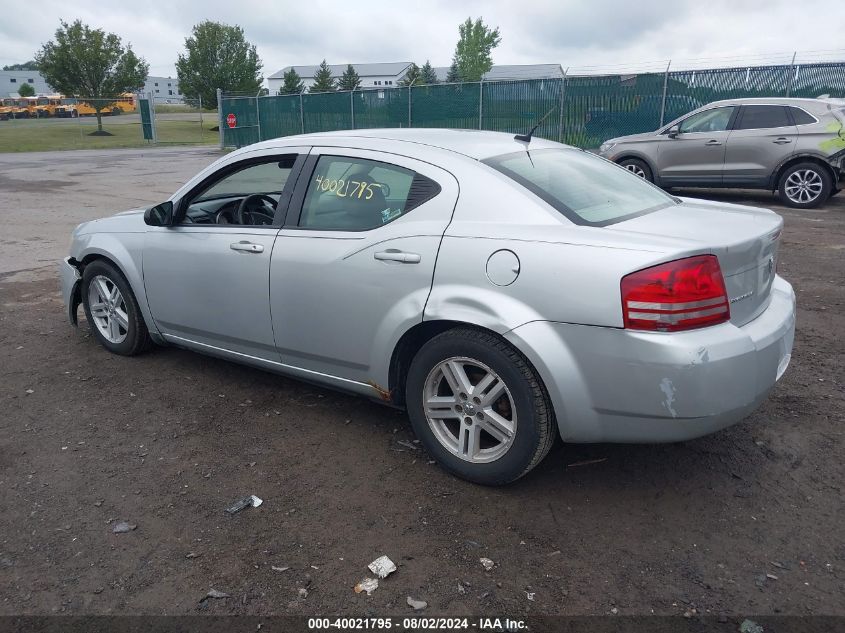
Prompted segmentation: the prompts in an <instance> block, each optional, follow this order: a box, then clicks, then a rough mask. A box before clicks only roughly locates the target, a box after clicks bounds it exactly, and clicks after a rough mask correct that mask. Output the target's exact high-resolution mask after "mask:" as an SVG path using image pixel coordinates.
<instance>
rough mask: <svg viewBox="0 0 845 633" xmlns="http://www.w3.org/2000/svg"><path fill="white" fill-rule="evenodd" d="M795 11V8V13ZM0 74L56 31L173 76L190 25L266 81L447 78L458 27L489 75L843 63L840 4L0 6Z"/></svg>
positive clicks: (689, 0)
mask: <svg viewBox="0 0 845 633" xmlns="http://www.w3.org/2000/svg"><path fill="white" fill-rule="evenodd" d="M798 7H800V8H798ZM0 15H2V16H3V18H2V20H0V67H2V66H3V65H6V64H13V63H21V62H25V61H27V60H30V59H32V57H33V55H34V53H35V51H36V50H38V49H39V48H40V46H41V45H42V44H43V43H45V42H47V41H48V40H50V39H51V38H52V37H53V33H54V32H55V29H56V27H57V26H58V25H59V20H62V19H63V20H66V21H73V20H75V19H77V18H78V19H81V20H82V21H83V22H85V23H87V24H89V25H91V26H95V27H98V28H102V29H105V30H106V31H110V32H113V33H116V34H118V35H119V36H120V37H121V38H122V39H123V41H124V43H127V42H128V43H131V45H132V48H133V49H134V50H135V52H136V53H137V54H138V55H140V56H142V57H144V58H145V59H146V60H147V62H148V63H149V64H150V74H151V75H156V76H173V77H175V76H176V74H175V73H176V70H175V61H176V58H177V55H178V54H179V53H180V52H181V51H183V50H184V40H185V37H187V36H188V35H189V34H190V31H191V28H192V27H193V25H194V24H196V23H198V22H201V21H203V20H215V21H220V22H225V23H227V24H237V25H240V26H241V27H242V28H243V29H244V32H245V35H246V37H247V39H248V40H249V41H250V42H252V43H253V44H255V45H256V47H257V49H258V54H259V57H260V58H261V60H262V61H263V63H264V69H263V73H264V76H265V77H266V76H268V75H271V74H273V73H274V72H276V71H277V70H279V69H281V68H283V67H284V66H289V65H304V64H316V63H319V62H320V60H322V59H324V58H325V59H326V60H328V62H329V63H330V64H346V63H350V62H353V63H362V62H379V61H415V62H417V63H420V64H422V63H424V62H425V61H426V60H430V61H431V63H432V64H433V65H435V66H448V65H449V63H450V61H451V57H452V53H453V51H454V48H455V43H456V41H457V38H458V24H459V23H460V22H462V21H463V20H465V19H466V18H467V17H470V16H472V17H482V18H483V19H484V21H485V23H486V24H488V25H490V26H498V27H499V29H500V31H501V35H502V42H501V44H500V45H499V47H498V48H496V49H495V50H494V52H493V62H494V63H496V64H532V63H559V64H561V66H563V67H564V68H571V69H572V70H571V72H577V71H579V70H580V71H582V72H590V73H594V72H614V71H616V72H623V71H625V70H631V71H633V70H656V69H662V68H664V67H665V66H666V64H667V61H668V60H669V59H672V60H673V62H672V63H673V66H674V67H680V66H686V67H705V66H713V65H716V66H720V65H739V63H742V64H745V63H766V62H786V63H788V62H789V61H790V59H791V57H792V51H795V50H798V51H801V54H800V55H799V62H800V61H805V62H807V61H816V60H820V59H824V60H828V59H837V60H845V37H843V33H845V3H843V1H842V0H801V2H800V3H796V2H795V0H706V1H703V0H660V1H658V0H637V2H629V1H627V0H522V1H516V0H509V1H508V0H483V1H476V0H465V1H455V0H429V1H427V2H412V1H407V0H406V1H403V0H393V1H392V2H391V1H386V0H355V1H354V2H349V1H347V2H329V1H326V0H309V1H308V2H290V1H284V2H282V1H277V2H270V1H268V0H264V1H260V0H226V1H220V0H166V1H165V0H146V1H145V2H87V3H81V2H67V0H62V1H55V0H38V2H20V0H0Z"/></svg>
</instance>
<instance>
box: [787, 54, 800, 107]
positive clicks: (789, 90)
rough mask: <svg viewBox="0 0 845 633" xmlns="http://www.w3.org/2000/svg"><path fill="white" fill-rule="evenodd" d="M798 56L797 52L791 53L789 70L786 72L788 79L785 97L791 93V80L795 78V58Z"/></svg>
mask: <svg viewBox="0 0 845 633" xmlns="http://www.w3.org/2000/svg"><path fill="white" fill-rule="evenodd" d="M797 54H798V51H794V52H793V53H792V61H791V62H790V64H789V69H788V70H787V71H786V72H788V73H789V77H787V80H786V96H787V97H788V96H789V93H790V92H791V91H792V79H793V77H795V72H794V69H795V56H796V55H797Z"/></svg>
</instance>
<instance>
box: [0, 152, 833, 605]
mask: <svg viewBox="0 0 845 633" xmlns="http://www.w3.org/2000/svg"><path fill="white" fill-rule="evenodd" d="M65 156H67V155H66V154H65ZM15 158H16V159H17V161H18V162H16V163H14V162H6V163H2V164H0V167H2V170H0V171H2V173H3V175H2V176H0V178H3V179H4V183H3V187H2V188H0V208H2V209H3V214H4V229H3V233H2V235H3V237H2V238H0V241H2V242H3V249H2V250H3V252H4V254H3V255H2V257H0V264H2V269H0V270H2V273H5V274H2V275H0V508H2V512H0V614H21V613H26V614H52V613H72V614H95V613H96V614H118V613H119V614H130V613H131V614H137V613H143V614H197V613H238V614H259V615H260V614H271V613H274V614H277V613H288V614H315V613H321V614H332V613H342V614H357V615H376V614H378V615H384V614H397V615H403V614H406V613H408V612H410V609H409V607H408V606H407V605H406V604H405V599H406V597H407V596H409V595H410V596H413V597H415V598H418V599H422V600H426V601H428V603H429V608H428V609H427V611H426V613H428V614H444V613H448V614H491V613H500V614H509V615H513V616H516V615H521V614H523V615H524V614H607V613H611V612H612V610H616V611H615V612H618V613H620V614H649V613H660V614H683V613H684V612H690V613H692V610H693V609H694V610H695V611H696V612H697V613H703V614H706V613H713V614H720V613H726V614H739V613H755V614H773V613H784V614H797V615H804V614H840V615H845V602H843V600H842V595H843V591H845V543H843V539H842V534H843V531H842V525H843V523H845V513H844V512H843V503H842V484H843V481H844V480H845V478H843V474H845V444H844V443H843V424H844V423H845V393H843V384H842V383H843V372H842V366H843V361H845V354H844V353H843V352H845V337H843V336H842V333H843V331H845V316H844V315H843V299H844V298H845V297H844V295H845V290H843V283H842V280H843V279H845V194H842V196H840V197H839V198H837V199H834V200H835V202H832V203H831V204H830V205H829V206H828V207H827V208H826V209H823V210H819V211H812V212H795V211H790V210H784V209H782V208H780V207H779V208H778V210H779V211H781V212H782V213H783V214H784V216H785V217H786V232H785V236H784V242H783V247H782V251H781V252H782V256H781V262H780V272H781V274H782V275H784V276H785V277H786V278H787V279H788V280H790V281H791V282H792V283H793V284H794V285H795V287H796V290H797V292H798V298H799V309H798V332H797V335H796V341H795V351H794V355H793V360H792V365H791V366H790V368H789V370H788V372H787V373H786V376H785V377H784V379H783V380H782V382H781V383H780V384H779V385H778V386H777V388H776V389H775V391H774V392H773V394H772V395H771V397H770V398H769V400H768V401H767V402H766V403H765V404H764V405H763V407H762V408H761V409H760V410H759V411H758V412H757V413H755V414H754V415H753V416H752V417H750V418H749V419H748V420H746V421H745V422H743V423H741V424H739V425H737V426H735V427H733V428H731V429H728V430H726V431H724V432H721V433H718V434H716V435H714V436H712V437H708V438H704V439H701V440H697V441H693V442H688V443H685V444H675V445H666V446H610V445H592V446H565V447H561V448H558V449H556V450H555V451H554V452H553V453H552V454H551V455H550V456H549V458H547V459H546V461H545V462H544V463H543V464H542V465H541V466H540V467H539V468H538V469H537V470H536V471H534V472H533V473H532V474H531V475H529V476H528V477H526V478H525V479H523V480H522V481H520V482H518V483H517V484H515V485H512V486H510V487H507V488H503V489H486V488H481V487H477V486H473V485H470V484H467V483H464V482H462V481H459V480H456V479H454V478H452V477H450V476H448V475H446V474H445V473H443V472H442V471H441V470H439V469H438V468H437V466H435V465H432V464H430V463H429V460H428V458H427V456H426V455H424V454H422V452H421V451H419V450H412V449H409V448H407V447H406V446H405V445H404V444H399V442H400V441H403V440H404V441H410V440H413V436H412V433H411V430H410V427H409V425H408V423H407V422H406V420H405V418H404V417H403V415H402V414H401V413H399V412H396V411H393V410H391V409H387V408H384V407H382V406H379V405H377V404H374V403H370V402H367V401H364V400H361V399H357V398H353V397H348V396H345V395H340V394H337V393H334V392H331V391H327V390H323V389H319V388H316V387H311V386H307V385H304V384H302V383H299V382H295V381H292V380H287V379H285V378H280V377H277V376H274V375H271V374H267V373H263V372H261V371H257V370H253V369H248V368H243V367H239V366H236V365H232V364H229V363H226V362H223V361H218V360H214V359H210V358H205V357H203V356H200V355H197V354H194V353H189V352H185V351H180V350H177V349H164V348H159V349H156V350H154V351H153V352H151V353H149V354H147V355H144V356H141V357H137V358H131V359H127V358H121V357H116V356H112V355H109V354H108V353H106V352H105V351H104V350H103V349H102V348H100V347H99V346H98V345H97V344H96V343H95V341H94V340H93V339H92V338H91V337H90V336H89V335H88V332H87V330H86V329H85V328H84V327H83V328H80V329H78V330H75V329H73V328H71V327H70V326H69V325H68V324H67V323H66V319H65V316H64V312H63V310H62V306H61V300H60V297H59V294H58V292H57V281H56V278H55V274H54V269H53V267H52V266H51V267H49V268H43V266H44V265H45V263H46V261H48V260H49V259H51V258H58V257H59V256H60V254H61V252H62V251H63V250H64V249H65V248H66V245H67V239H68V235H69V232H70V230H71V228H72V226H73V225H74V224H75V223H76V222H79V221H81V220H83V219H87V218H90V217H97V216H99V215H103V214H105V213H107V211H108V209H110V208H112V207H115V208H120V207H128V206H132V205H133V204H138V203H140V202H147V203H155V202H159V201H160V200H159V199H160V198H162V197H163V195H164V194H165V192H167V191H170V190H172V189H173V188H175V186H176V184H178V182H179V181H180V180H181V179H183V178H184V177H186V176H187V175H188V174H190V173H192V172H193V171H196V170H197V169H199V168H200V167H201V166H202V165H204V164H207V163H208V162H210V161H211V160H212V159H213V158H214V155H213V153H209V152H187V151H186V152H176V151H175V150H166V151H164V152H161V153H159V154H155V153H153V154H150V153H139V152H131V153H127V152H122V153H121V152H112V153H105V152H99V153H90V154H83V153H80V154H79V155H78V156H76V158H75V159H74V160H73V161H68V162H70V163H71V164H67V163H60V164H58V165H57V163H56V161H54V160H51V159H50V155H25V156H24V155H20V156H17V157H15ZM7 160H8V161H12V159H11V158H9V159H7ZM98 166H99V170H100V171H98ZM62 170H64V171H62ZM71 173H73V174H75V175H71ZM86 174H88V175H86ZM91 174H94V176H92V175H91ZM40 180H47V181H48V182H47V183H46V184H40V185H39V184H38V183H39V181H40ZM690 193H692V195H703V194H702V192H690ZM707 195H712V194H707ZM713 197H718V198H719V199H723V200H726V201H733V202H736V201H748V200H750V201H752V202H753V203H755V204H761V205H764V206H772V205H773V200H772V198H771V196H769V195H768V194H740V193H736V192H734V193H727V194H725V193H722V194H719V195H718V196H713ZM30 219H31V220H32V221H33V224H32V225H30V224H28V220H30ZM42 236H43V237H42ZM14 271H17V272H14ZM713 397H714V398H717V397H718V394H713ZM593 460H604V461H596V462H594V463H589V464H586V465H578V464H579V463H580V462H585V461H593ZM249 494H256V495H258V496H259V497H261V498H262V499H263V500H264V504H263V505H262V506H260V507H258V508H249V509H247V510H245V511H243V512H241V513H240V514H237V515H235V516H228V515H226V514H225V513H224V509H225V508H226V507H227V506H228V505H229V504H230V502H232V501H233V500H235V499H238V498H240V497H243V496H245V495H249ZM118 520H125V521H128V522H130V523H132V524H136V525H137V529H136V530H134V531H132V532H129V533H125V534H113V533H112V524H113V523H114V522H115V521H118ZM381 554H387V555H388V556H390V557H391V558H392V559H393V560H394V561H396V562H397V563H398V564H399V571H398V572H396V573H395V574H393V575H392V576H390V577H389V578H388V579H387V580H385V581H382V584H381V586H380V587H379V589H378V590H376V591H375V593H373V595H372V596H370V597H367V596H366V594H361V595H358V594H355V593H354V592H353V591H352V587H353V585H354V584H355V583H356V582H357V581H359V580H360V579H361V578H363V577H364V576H366V575H368V571H367V564H368V563H369V562H370V561H372V560H373V559H375V558H376V557H377V556H379V555H381ZM480 557H487V558H490V559H492V560H493V561H495V563H496V566H495V567H494V568H493V569H492V570H491V571H485V570H484V569H483V568H482V566H481V564H479V558H480ZM274 567H276V568H279V569H282V568H289V569H287V570H286V571H278V570H276V569H274ZM212 588H213V589H216V590H219V591H223V592H226V593H228V594H230V595H231V598H225V599H216V600H215V599H212V600H207V601H203V602H200V599H201V598H202V597H203V596H205V595H206V593H207V592H208V591H209V589H212ZM300 589H307V592H308V593H307V597H305V598H302V597H300V592H299V590H300ZM532 598H533V599H532Z"/></svg>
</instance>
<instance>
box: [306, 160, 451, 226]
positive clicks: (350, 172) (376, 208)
mask: <svg viewBox="0 0 845 633" xmlns="http://www.w3.org/2000/svg"><path fill="white" fill-rule="evenodd" d="M438 193H440V185H438V184H437V183H436V182H434V181H433V180H431V179H430V178H426V177H425V176H423V175H422V174H418V173H416V172H415V171H413V170H410V169H406V168H405V167H399V166H398V165H391V164H388V163H382V162H380V161H374V160H368V159H365V158H356V157H351V156H321V157H320V159H319V160H318V161H317V165H316V167H315V168H314V173H313V174H312V175H311V181H310V182H309V183H308V189H307V191H306V194H305V202H304V203H303V205H302V214H301V216H300V220H299V226H300V228H303V229H317V230H323V231H369V230H370V229H375V228H378V227H380V226H384V225H385V224H388V223H389V222H392V221H393V220H395V219H397V218H399V217H401V216H403V215H405V214H406V213H408V212H410V211H411V210H413V209H414V208H416V207H418V206H420V205H421V204H423V203H424V202H427V201H428V200H430V199H431V198H433V197H434V196H436V195H437V194H438Z"/></svg>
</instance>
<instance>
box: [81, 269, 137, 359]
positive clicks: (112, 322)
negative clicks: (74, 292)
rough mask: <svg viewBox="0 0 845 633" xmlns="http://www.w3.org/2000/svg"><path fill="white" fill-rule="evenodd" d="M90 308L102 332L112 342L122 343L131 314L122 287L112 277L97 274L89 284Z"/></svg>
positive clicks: (95, 322)
mask: <svg viewBox="0 0 845 633" xmlns="http://www.w3.org/2000/svg"><path fill="white" fill-rule="evenodd" d="M88 308H89V309H90V310H91V318H92V319H93V320H94V325H95V326H96V327H97V329H98V330H99V331H100V334H102V335H103V337H104V338H105V339H106V340H107V341H109V342H110V343H115V344H118V343H122V342H123V341H124V340H125V339H126V335H127V334H128V333H129V314H128V312H127V309H126V302H125V301H124V299H123V295H122V294H121V292H120V289H119V288H118V287H117V284H115V283H114V282H113V281H112V280H111V279H109V278H108V277H106V276H104V275H97V276H96V277H94V278H93V279H92V280H91V283H90V284H88Z"/></svg>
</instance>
